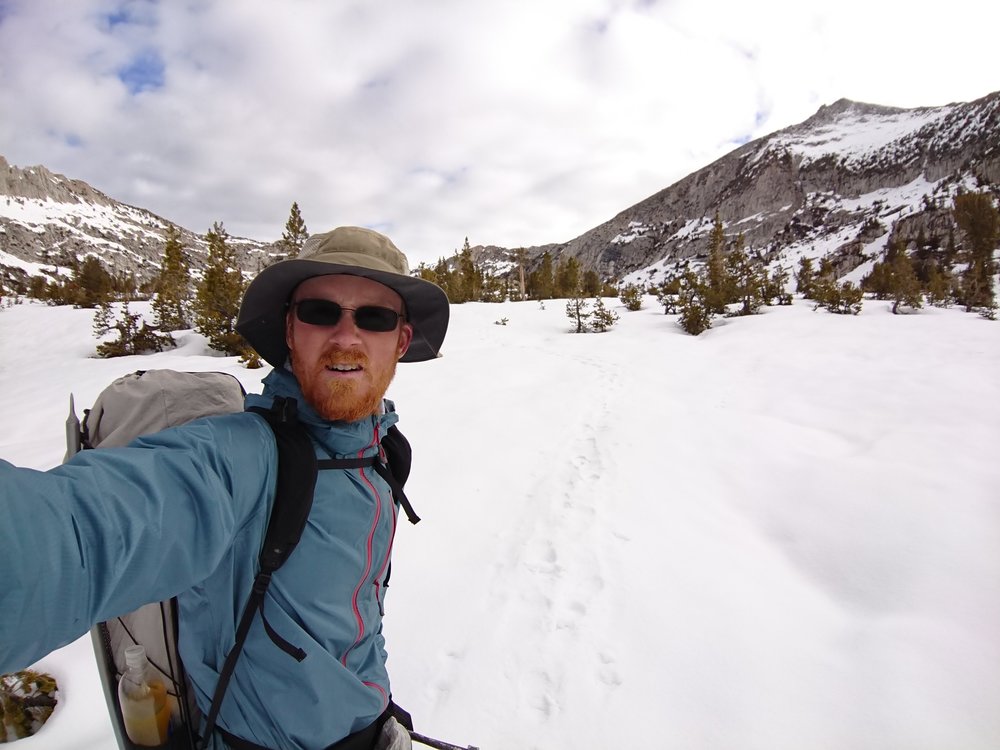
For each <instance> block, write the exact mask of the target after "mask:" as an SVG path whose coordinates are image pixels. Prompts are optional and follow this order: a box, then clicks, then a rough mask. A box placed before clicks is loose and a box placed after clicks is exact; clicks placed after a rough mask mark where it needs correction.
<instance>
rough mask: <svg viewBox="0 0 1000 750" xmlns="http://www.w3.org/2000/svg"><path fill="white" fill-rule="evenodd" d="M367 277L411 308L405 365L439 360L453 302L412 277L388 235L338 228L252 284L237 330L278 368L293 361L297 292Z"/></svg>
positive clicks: (435, 287)
mask: <svg viewBox="0 0 1000 750" xmlns="http://www.w3.org/2000/svg"><path fill="white" fill-rule="evenodd" d="M333 274H347V275H350V276H361V277H363V278H366V279H371V280H372V281H377V282H379V283H380V284H385V285H386V286H387V287H389V288H390V289H392V290H393V291H395V292H396V293H397V294H398V295H399V296H400V297H402V298H403V302H404V303H405V304H406V316H407V322H409V323H410V325H412V326H413V341H412V342H410V348H409V349H408V350H407V352H406V354H404V355H403V356H402V358H401V359H400V362H422V361H424V360H428V359H434V358H435V357H437V356H438V355H439V352H440V350H441V343H442V342H443V341H444V336H445V333H446V332H447V330H448V314H449V307H448V296H447V295H446V294H445V293H444V290H443V289H441V287H439V286H438V285H437V284H433V283H431V282H430V281H427V280H425V279H420V278H416V277H413V276H410V269H409V266H408V265H407V262H406V256H405V255H403V253H402V252H401V251H400V250H399V248H397V247H396V246H395V245H394V244H392V240H390V239H389V238H388V237H386V236H385V235H383V234H379V233H378V232H374V231H372V230H371V229H363V228H361V227H338V228H337V229H334V230H333V231H330V232H326V233H324V234H315V235H313V236H312V237H310V238H309V239H308V240H306V242H305V244H304V245H303V246H302V251H301V252H300V253H299V255H298V257H296V258H290V259H289V260H283V261H281V262H279V263H275V264H274V265H273V266H268V267H267V268H265V269H264V270H263V271H261V272H260V273H259V274H257V277H256V278H255V279H254V280H253V281H251V282H250V286H249V287H247V291H246V294H244V295H243V304H242V305H241V306H240V314H239V318H238V319H237V321H236V330H237V331H239V332H240V333H241V334H242V335H243V338H245V339H246V340H247V341H248V342H249V343H250V346H252V347H253V348H254V349H256V350H257V353H258V354H260V356H261V357H263V358H264V359H265V360H267V361H268V362H269V363H270V364H272V365H274V366H275V367H283V366H284V364H285V360H286V359H287V358H288V346H287V345H286V343H285V312H286V310H287V303H288V301H289V300H290V299H291V296H292V292H293V291H294V290H295V287H297V286H298V285H299V284H301V283H302V282H303V281H305V280H306V279H311V278H312V277H314V276H330V275H333Z"/></svg>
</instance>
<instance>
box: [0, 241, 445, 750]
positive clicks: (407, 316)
mask: <svg viewBox="0 0 1000 750" xmlns="http://www.w3.org/2000/svg"><path fill="white" fill-rule="evenodd" d="M447 325H448V300H447V297H446V296H445V294H444V292H443V291H441V289H439V288H438V287H437V286H435V285H434V284H431V283H430V282H427V281H424V280H421V279H416V278H413V277H411V276H409V275H408V272H407V264H406V258H405V256H404V255H403V254H402V253H401V252H400V251H399V250H398V249H397V248H396V247H395V245H393V244H392V242H391V241H390V240H389V239H388V238H387V237H384V236H382V235H380V234H378V233H376V232H373V231H370V230H367V229H360V228H356V227H341V228H339V229H335V230H333V231H332V232H328V233H326V234H323V235H318V236H315V237H313V238H311V239H310V240H309V241H308V242H307V243H306V245H305V247H303V249H302V252H301V254H300V255H299V257H298V258H295V259H291V260H286V261H282V262H281V263H278V264H276V265H274V266H271V267H269V268H267V269H265V270H264V271H262V272H261V273H260V274H259V275H258V276H257V278H256V279H254V281H253V282H252V283H251V284H250V286H249V288H248V289H247V292H246V295H245V297H244V299H243V305H242V308H241V310H240V316H239V321H238V325H237V328H238V330H239V331H240V333H242V334H243V336H244V337H245V338H246V339H247V341H248V342H249V343H250V344H251V345H252V346H253V347H254V348H255V349H256V350H257V351H258V352H259V353H260V355H261V356H262V357H263V358H264V359H265V360H267V362H269V363H270V364H271V365H273V366H274V368H275V369H274V370H273V372H271V373H270V374H269V375H268V376H267V377H266V378H265V380H264V392H263V394H262V395H259V396H248V397H247V403H248V405H250V406H269V405H270V403H271V401H272V400H273V399H274V398H275V397H276V396H284V397H292V398H296V399H297V400H298V401H299V418H300V420H301V421H302V422H303V423H304V424H305V425H306V427H307V429H308V430H309V433H310V436H311V438H312V439H313V442H314V443H315V447H316V452H317V455H318V456H319V457H321V458H348V457H356V458H364V457H369V456H373V455H376V454H377V453H378V451H379V441H380V439H381V438H382V437H384V436H385V434H386V431H387V430H388V428H389V427H390V426H391V425H392V424H394V423H395V422H396V419H397V417H396V415H395V413H394V410H393V405H392V404H391V402H388V401H385V400H383V396H384V394H385V391H386V388H387V387H388V385H389V383H390V381H391V380H392V377H393V374H394V372H395V368H396V363H397V362H398V361H403V362H408V361H421V360H427V359H431V358H433V357H436V356H437V355H438V352H439V349H440V346H441V343H442V341H443V340H444V335H445V332H446V330H447ZM276 471H277V452H276V447H275V442H274V436H273V434H272V433H271V429H270V428H269V427H268V426H267V425H266V424H265V422H264V421H263V420H262V419H261V418H260V417H259V416H258V415H255V414H250V413H242V414H231V415H224V416H218V417H210V418H207V419H202V420H197V421H195V422H192V423H189V424H187V425H183V426H181V427H176V428H173V429H170V430H164V431H163V432H160V433H157V434H155V435H150V436H146V437H143V438H139V439H138V440H136V441H134V442H133V443H132V444H131V445H129V446H128V447H125V448H109V449H106V450H99V451H84V452H82V453H80V454H78V455H77V456H76V457H74V458H73V460H71V461H70V462H69V463H67V464H65V465H63V466H60V467H57V468H55V469H52V470H51V471H48V472H36V471H31V470H28V469H18V468H15V467H13V466H11V465H10V464H8V463H6V462H2V461H0V519H2V522H0V571H2V573H0V577H2V581H3V584H2V586H0V673H3V672H8V671H12V670H14V669H20V668H23V667H25V666H26V665H28V664H30V663H31V662H33V661H35V660H37V659H38V658H40V657H41V656H43V655H45V654H46V653H48V652H49V651H51V650H52V649H54V648H57V647H59V646H62V645H64V644H66V643H69V642H70V641H72V640H73V639H75V638H77V637H79V636H80V635H82V634H83V633H85V632H86V631H87V629H88V628H89V627H90V626H91V625H92V624H93V623H96V622H100V621H102V620H106V619H109V618H112V617H115V616H117V615H119V614H121V613H123V612H128V611H131V610H133V609H135V608H137V607H138V606H140V605H142V604H144V603H147V602H151V601H159V600H161V599H165V598H169V597H171V596H177V597H178V603H179V609H180V644H179V649H180V653H181V657H182V659H183V661H184V665H185V668H186V669H187V671H188V675H189V678H190V680H191V683H192V685H193V687H194V691H195V695H196V699H197V702H198V705H199V708H200V709H201V710H202V712H207V711H208V708H209V706H210V704H211V700H212V695H213V691H214V689H215V685H216V682H217V681H218V677H219V673H220V670H221V668H222V664H223V661H224V660H225V656H226V653H227V652H228V650H229V649H230V647H231V646H232V644H233V641H234V637H235V629H236V625H237V622H238V619H239V617H240V614H241V610H242V607H243V604H244V602H245V601H246V600H247V597H248V595H249V593H250V591H249V589H250V584H251V583H252V581H253V577H254V573H255V568H256V563H257V556H258V553H259V550H260V546H261V543H262V540H263V536H264V532H265V530H266V525H267V520H268V518H269V514H270V504H271V502H272V500H273V493H274V486H275V478H276ZM395 526H396V506H395V503H394V502H393V498H392V496H391V492H390V490H389V487H388V486H387V485H386V483H385V482H384V481H383V480H382V479H381V477H379V476H378V475H377V474H375V473H374V472H373V471H371V470H370V469H365V468H361V469H350V470H337V471H321V472H320V473H319V477H318V480H317V484H316V491H315V495H314V501H313V507H312V511H311V513H310V516H309V523H308V525H307V527H306V529H305V531H304V532H303V535H302V538H301V540H300V541H299V544H298V546H297V547H296V549H295V551H294V553H293V554H292V555H291V556H290V557H289V559H288V561H287V562H286V563H285V565H284V566H283V567H282V568H281V569H280V570H279V571H278V572H277V573H276V574H275V576H274V579H273V581H272V583H271V586H270V588H269V589H268V592H267V598H266V600H265V608H264V609H265V614H266V618H267V622H268V624H269V627H270V628H271V629H273V630H274V631H275V632H276V635H277V636H279V637H280V638H281V639H284V640H285V641H287V642H288V643H291V644H294V645H295V646H297V647H300V648H302V649H303V650H304V651H305V652H306V654H307V658H305V659H303V660H302V661H301V662H297V661H296V660H295V659H292V658H291V657H290V656H289V655H288V654H287V653H285V652H284V651H282V650H281V649H280V648H278V647H277V646H276V645H275V643H274V642H273V641H272V638H271V636H270V635H269V633H268V632H267V630H266V629H265V627H264V626H263V624H262V622H261V619H260V618H257V620H256V621H255V622H254V624H253V626H252V628H251V630H250V634H249V636H248V638H247V641H246V644H245V646H244V649H243V654H242V655H241V657H240V659H239V661H238V662H237V666H236V670H235V672H234V674H233V677H232V680H231V682H230V684H229V689H228V691H227V693H226V697H225V700H224V701H223V704H222V709H221V712H220V713H219V718H218V726H219V728H220V730H221V732H220V734H221V736H222V737H224V738H225V743H226V744H227V745H229V746H230V747H235V748H271V749H273V750H285V749H286V748H301V749H302V750H313V749H314V748H327V747H332V746H335V747H337V748H355V747H358V748H366V749H367V748H372V747H397V746H398V744H392V743H394V742H395V743H399V742H403V741H406V742H408V738H407V737H406V736H405V731H404V730H402V729H400V728H399V726H398V724H396V723H395V720H393V719H391V718H390V717H389V715H388V711H389V705H390V698H389V695H390V691H389V679H388V675H387V672H386V667H385V661H386V653H385V650H384V643H383V639H382V635H381V622H382V605H383V602H382V597H383V596H384V591H383V590H382V582H383V580H384V579H385V574H386V569H387V567H388V565H389V558H390V553H391V547H392V539H393V535H394V533H395ZM376 738H377V740H376ZM211 742H212V743H213V746H214V747H221V746H222V739H221V738H220V736H219V735H218V734H217V735H215V736H213V737H212V738H211Z"/></svg>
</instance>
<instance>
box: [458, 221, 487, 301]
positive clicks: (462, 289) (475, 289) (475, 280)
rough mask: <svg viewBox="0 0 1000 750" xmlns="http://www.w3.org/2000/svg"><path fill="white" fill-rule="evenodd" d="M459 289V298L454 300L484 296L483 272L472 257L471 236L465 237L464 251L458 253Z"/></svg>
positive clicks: (468, 299)
mask: <svg viewBox="0 0 1000 750" xmlns="http://www.w3.org/2000/svg"><path fill="white" fill-rule="evenodd" d="M458 277H459V282H458V289H457V290H456V292H457V297H458V298H457V299H454V300H452V302H469V301H471V300H478V299H480V297H481V296H482V290H483V272H482V271H481V270H480V269H479V267H478V266H477V265H476V262H475V260H474V259H473V257H472V248H471V247H470V246H469V238H468V237H466V238H465V244H464V245H463V246H462V251H461V252H460V253H459V254H458Z"/></svg>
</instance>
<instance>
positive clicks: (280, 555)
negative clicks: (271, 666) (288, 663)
mask: <svg viewBox="0 0 1000 750" xmlns="http://www.w3.org/2000/svg"><path fill="white" fill-rule="evenodd" d="M250 411H253V412H255V413H257V414H260V415H261V416H262V417H264V419H265V420H266V421H267V423H268V425H270V427H271V429H272V430H273V432H274V437H275V443H276V445H277V448H278V481H277V489H276V491H275V495H274V503H273V505H272V507H271V517H270V519H269V521H268V524H267V532H266V533H265V535H264V545H263V547H262V548H261V553H260V560H259V572H258V573H257V576H256V577H255V578H254V582H253V588H252V589H251V592H250V597H249V598H248V599H247V603H246V606H245V607H244V608H243V615H242V617H241V618H240V622H239V625H238V627H237V629H236V638H235V642H234V643H233V647H232V648H231V649H230V650H229V653H228V654H227V655H226V661H225V663H224V664H223V666H222V671H221V672H220V673H219V681H218V683H216V686H215V693H214V695H213V696H212V708H211V710H210V711H209V713H208V717H207V718H206V720H205V727H204V730H203V732H202V737H203V738H206V739H207V738H209V737H211V736H212V732H213V731H214V730H215V722H216V719H218V716H219V709H221V708H222V700H223V698H224V697H225V695H226V689H227V688H228V687H229V680H230V679H231V678H232V676H233V671H234V670H235V668H236V662H237V661H238V659H239V656H240V653H241V652H242V650H243V644H244V642H245V641H246V638H247V635H248V634H249V632H250V625H251V623H252V622H253V618H254V616H255V615H256V614H257V612H258V611H259V612H260V614H261V620H262V621H263V624H264V629H265V631H266V632H267V634H268V637H270V639H271V640H272V641H274V643H275V645H277V646H278V647H279V648H280V649H281V650H282V651H284V652H285V653H287V654H289V655H290V656H292V657H293V658H294V659H295V660H296V661H302V660H303V659H304V658H305V657H306V653H305V651H303V650H302V649H301V648H298V647H296V646H294V645H292V644H290V643H288V641H286V640H285V639H284V638H282V637H281V636H280V635H278V633H277V632H276V631H274V630H273V629H272V628H271V626H270V625H269V624H268V622H267V618H266V617H264V594H265V593H266V592H267V588H268V586H269V585H270V583H271V575H272V574H273V573H274V571H276V570H277V569H278V568H280V567H281V566H282V564H284V562H285V560H287V559H288V556H289V555H290V554H291V553H292V551H293V550H294V549H295V546H296V545H297V544H298V542H299V539H300V538H301V537H302V531H303V529H305V526H306V522H307V521H308V519H309V511H310V510H311V509H312V502H313V492H314V490H315V489H316V472H317V470H318V467H317V460H316V452H315V449H314V448H313V445H312V440H311V439H310V437H309V434H308V432H306V429H305V427H304V426H303V425H302V423H301V422H299V420H298V416H297V414H298V404H297V403H296V401H295V399H285V398H276V399H275V400H274V404H273V406H272V407H271V408H270V409H260V408H252V409H250ZM203 742H204V740H203Z"/></svg>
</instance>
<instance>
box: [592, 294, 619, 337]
mask: <svg viewBox="0 0 1000 750" xmlns="http://www.w3.org/2000/svg"><path fill="white" fill-rule="evenodd" d="M617 322H618V313H616V312H615V311H614V310H609V309H608V308H607V307H606V306H605V305H604V299H603V298H602V297H596V298H595V299H594V315H593V317H592V318H591V320H590V327H591V328H592V329H593V330H594V331H595V332H596V333H604V332H605V331H607V330H609V329H610V328H611V327H612V326H613V325H614V324H615V323H617Z"/></svg>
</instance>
